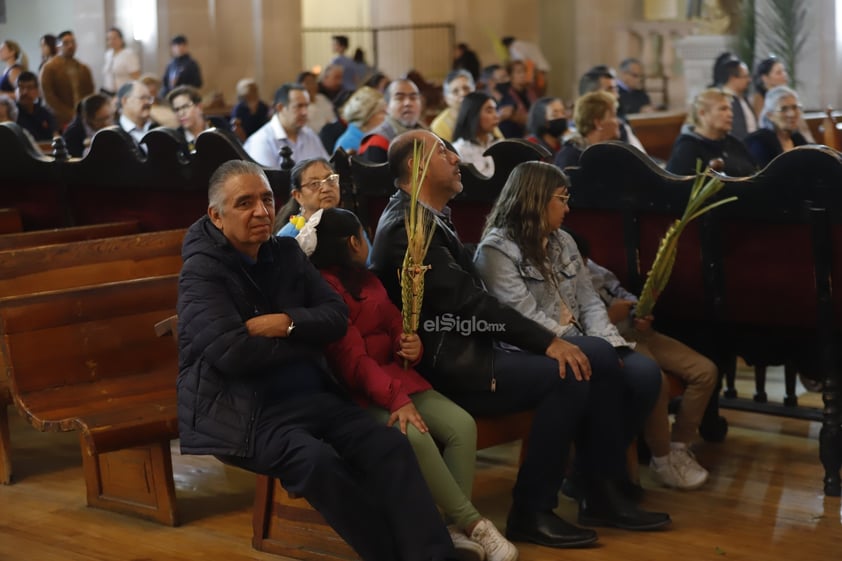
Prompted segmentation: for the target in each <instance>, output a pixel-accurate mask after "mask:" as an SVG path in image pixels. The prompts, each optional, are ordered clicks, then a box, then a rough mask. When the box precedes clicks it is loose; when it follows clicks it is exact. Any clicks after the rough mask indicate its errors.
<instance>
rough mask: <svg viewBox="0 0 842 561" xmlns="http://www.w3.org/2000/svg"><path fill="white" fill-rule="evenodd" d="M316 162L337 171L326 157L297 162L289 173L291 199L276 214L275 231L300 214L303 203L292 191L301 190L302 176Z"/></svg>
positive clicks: (332, 171)
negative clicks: (297, 199)
mask: <svg viewBox="0 0 842 561" xmlns="http://www.w3.org/2000/svg"><path fill="white" fill-rule="evenodd" d="M315 164H324V165H325V166H327V168H328V169H329V170H330V171H331V173H336V172H335V171H334V169H333V166H332V165H330V162H328V161H327V160H325V159H324V158H311V159H309V160H301V161H300V162H298V163H297V164H295V167H293V168H292V171H291V172H290V173H289V200H288V201H287V202H286V203H284V206H282V207H281V208H280V209H279V210H278V213H277V214H276V215H275V227H274V229H275V233H278V231H280V229H281V228H283V227H284V226H286V223H287V222H289V219H290V217H291V216H293V215H296V214H298V212H299V211H300V210H301V205H299V204H298V201H296V200H295V197H293V196H292V192H293V191H301V176H302V175H304V172H305V171H307V170H308V169H310V167H311V166H313V165H315Z"/></svg>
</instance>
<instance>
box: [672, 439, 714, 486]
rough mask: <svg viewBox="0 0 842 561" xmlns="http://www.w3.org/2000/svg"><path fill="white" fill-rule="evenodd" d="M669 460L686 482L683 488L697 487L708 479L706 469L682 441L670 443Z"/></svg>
mask: <svg viewBox="0 0 842 561" xmlns="http://www.w3.org/2000/svg"><path fill="white" fill-rule="evenodd" d="M670 462H672V464H673V465H675V466H676V471H678V473H679V474H680V475H681V478H682V479H683V480H684V481H685V482H687V484H688V486H687V487H684V488H685V489H697V488H699V487H701V486H702V485H704V483H705V482H706V481H707V480H708V476H709V475H710V474H709V473H708V470H706V469H705V468H703V467H702V466H701V465H700V464H699V462H697V461H696V456H695V455H694V454H693V452H692V451H691V450H690V448H688V446H687V445H686V444H684V443H683V442H673V443H671V444H670Z"/></svg>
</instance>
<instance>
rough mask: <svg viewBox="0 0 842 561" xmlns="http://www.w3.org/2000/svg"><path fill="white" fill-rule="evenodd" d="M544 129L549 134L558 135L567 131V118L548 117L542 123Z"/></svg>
mask: <svg viewBox="0 0 842 561" xmlns="http://www.w3.org/2000/svg"><path fill="white" fill-rule="evenodd" d="M544 131H545V132H546V133H547V134H549V135H550V136H555V137H559V136H561V135H563V134H564V133H566V132H567V119H565V118H564V117H562V118H560V119H550V120H549V121H547V124H546V125H544Z"/></svg>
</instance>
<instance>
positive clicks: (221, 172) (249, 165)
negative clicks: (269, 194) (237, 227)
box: [208, 160, 271, 214]
mask: <svg viewBox="0 0 842 561" xmlns="http://www.w3.org/2000/svg"><path fill="white" fill-rule="evenodd" d="M237 175H257V176H259V177H260V178H262V179H263V181H264V182H265V183H266V185H267V186H269V179H268V178H267V177H266V172H264V171H263V168H262V167H260V166H259V165H257V164H256V163H254V162H247V161H245V160H228V161H227V162H225V163H223V164H222V165H221V166H219V167H218V168H216V171H215V172H213V175H211V178H210V182H209V183H208V206H209V207H210V208H212V209H214V210H216V212H218V213H219V214H222V211H223V210H224V208H225V194H224V192H223V189H222V188H223V187H224V186H225V183H226V182H227V181H228V180H229V179H231V178H232V177H235V176H237ZM270 187H271V186H270Z"/></svg>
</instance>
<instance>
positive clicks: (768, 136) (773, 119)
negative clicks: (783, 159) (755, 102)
mask: <svg viewBox="0 0 842 561" xmlns="http://www.w3.org/2000/svg"><path fill="white" fill-rule="evenodd" d="M800 119H801V103H800V102H799V100H798V94H797V93H795V90H793V89H792V88H789V87H787V86H777V87H774V88H772V89H771V90H769V91H768V92H767V93H766V99H765V100H764V103H763V111H762V112H761V113H760V128H759V129H757V130H756V131H754V132H753V133H751V134H750V135H748V136H747V137H746V138H745V140H743V142H745V144H746V147H748V151H749V152H750V153H751V156H752V158H754V161H755V162H757V165H758V166H760V167H761V168H764V167H766V166H767V165H769V162H771V161H772V160H773V159H775V158H776V157H777V156H779V155H781V154H783V153H784V152H788V151H789V150H792V149H793V148H795V147H796V146H803V145H805V144H808V142H807V139H806V138H804V135H803V134H801V133H800V132H798V122H799V120H800Z"/></svg>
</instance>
